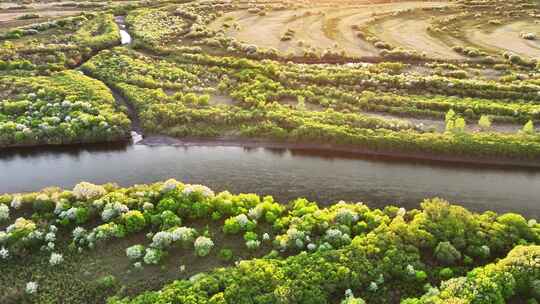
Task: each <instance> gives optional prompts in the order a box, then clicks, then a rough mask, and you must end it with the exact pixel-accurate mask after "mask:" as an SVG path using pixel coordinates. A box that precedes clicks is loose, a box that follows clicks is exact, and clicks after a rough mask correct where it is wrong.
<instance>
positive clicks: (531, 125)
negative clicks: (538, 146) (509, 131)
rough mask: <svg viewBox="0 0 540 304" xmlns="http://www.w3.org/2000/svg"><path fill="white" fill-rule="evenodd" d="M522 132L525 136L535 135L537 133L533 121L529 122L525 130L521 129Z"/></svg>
mask: <svg viewBox="0 0 540 304" xmlns="http://www.w3.org/2000/svg"><path fill="white" fill-rule="evenodd" d="M521 132H523V133H524V134H529V135H533V134H534V133H535V128H534V123H533V122H532V120H529V121H528V122H527V123H526V124H525V125H524V126H523V129H521Z"/></svg>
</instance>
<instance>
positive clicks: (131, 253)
mask: <svg viewBox="0 0 540 304" xmlns="http://www.w3.org/2000/svg"><path fill="white" fill-rule="evenodd" d="M126 256H127V257H128V258H129V259H130V260H132V261H135V260H138V259H141V258H142V257H144V256H145V249H144V246H143V245H140V244H138V245H133V246H131V247H128V248H126Z"/></svg>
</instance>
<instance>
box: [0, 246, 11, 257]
mask: <svg viewBox="0 0 540 304" xmlns="http://www.w3.org/2000/svg"><path fill="white" fill-rule="evenodd" d="M0 259H2V260H7V259H9V250H7V249H6V248H5V247H2V248H1V249H0Z"/></svg>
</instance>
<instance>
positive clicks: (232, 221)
mask: <svg viewBox="0 0 540 304" xmlns="http://www.w3.org/2000/svg"><path fill="white" fill-rule="evenodd" d="M256 225H257V222H256V221H255V220H250V219H249V217H248V216H247V215H245V214H243V213H242V214H239V215H237V216H235V217H230V218H228V219H226V220H225V224H224V225H223V232H225V233H228V234H236V233H238V232H240V231H246V230H247V231H249V230H253V229H254V228H255V226H256Z"/></svg>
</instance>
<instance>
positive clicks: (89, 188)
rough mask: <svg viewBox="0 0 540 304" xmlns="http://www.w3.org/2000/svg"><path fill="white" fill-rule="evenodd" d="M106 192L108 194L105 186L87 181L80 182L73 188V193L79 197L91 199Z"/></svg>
mask: <svg viewBox="0 0 540 304" xmlns="http://www.w3.org/2000/svg"><path fill="white" fill-rule="evenodd" d="M105 194H107V190H105V188H103V187H102V186H98V185H94V184H91V183H87V182H82V183H79V184H77V185H75V187H74V188H73V195H75V197H76V198H77V199H83V200H90V199H94V198H98V197H100V196H103V195H105Z"/></svg>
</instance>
